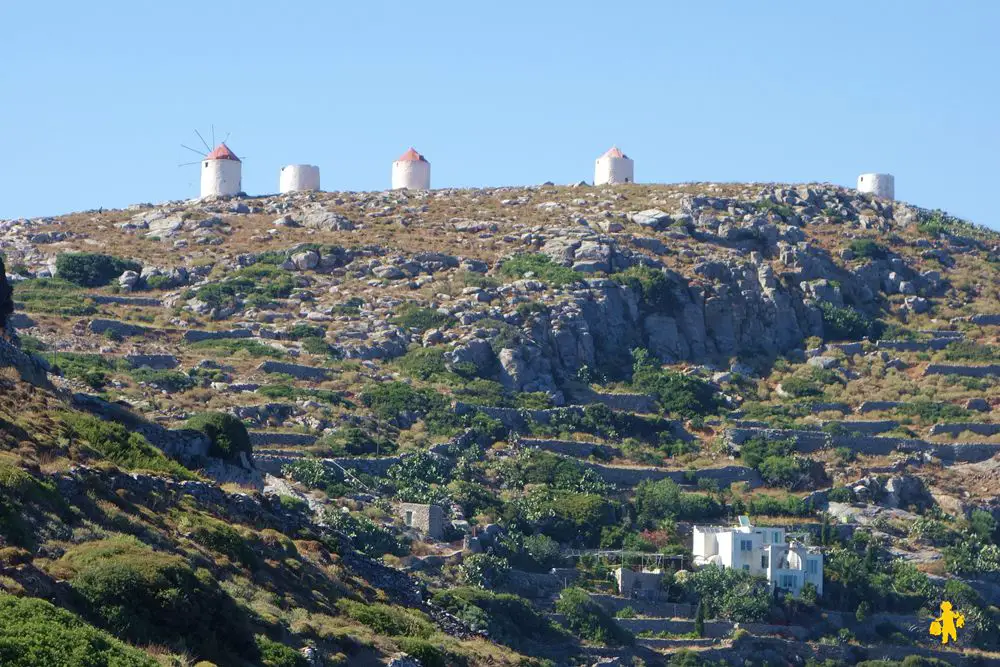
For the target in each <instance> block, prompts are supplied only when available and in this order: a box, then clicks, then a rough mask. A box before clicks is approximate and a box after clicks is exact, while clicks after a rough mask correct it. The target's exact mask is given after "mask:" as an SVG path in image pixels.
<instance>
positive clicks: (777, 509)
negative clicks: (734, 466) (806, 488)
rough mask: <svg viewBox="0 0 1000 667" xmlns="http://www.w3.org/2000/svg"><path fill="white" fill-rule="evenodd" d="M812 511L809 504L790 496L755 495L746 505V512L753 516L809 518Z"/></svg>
mask: <svg viewBox="0 0 1000 667" xmlns="http://www.w3.org/2000/svg"><path fill="white" fill-rule="evenodd" d="M812 511H813V509H812V505H811V504H809V503H807V502H805V501H803V500H802V499H801V498H798V497H796V496H793V495H791V494H787V495H784V496H772V495H769V494H763V493H762V494H755V495H753V496H751V497H750V500H749V501H748V502H747V503H746V512H747V513H749V514H751V515H753V516H809V515H811V514H812Z"/></svg>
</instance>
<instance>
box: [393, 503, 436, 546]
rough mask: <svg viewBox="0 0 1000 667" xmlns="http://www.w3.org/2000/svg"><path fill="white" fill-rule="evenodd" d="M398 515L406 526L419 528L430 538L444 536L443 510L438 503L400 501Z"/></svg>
mask: <svg viewBox="0 0 1000 667" xmlns="http://www.w3.org/2000/svg"><path fill="white" fill-rule="evenodd" d="M399 516H400V518H401V519H403V523H405V524H406V526H407V527H408V528H413V529H415V530H419V531H420V532H422V533H424V534H425V535H427V537H430V538H432V539H435V540H438V539H441V538H442V537H443V536H444V510H443V509H441V507H439V506H438V505H422V504H420V503H400V504H399Z"/></svg>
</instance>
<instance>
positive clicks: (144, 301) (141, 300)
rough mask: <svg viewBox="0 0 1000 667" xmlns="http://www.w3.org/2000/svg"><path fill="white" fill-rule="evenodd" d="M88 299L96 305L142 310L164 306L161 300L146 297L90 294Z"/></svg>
mask: <svg viewBox="0 0 1000 667" xmlns="http://www.w3.org/2000/svg"><path fill="white" fill-rule="evenodd" d="M87 298H88V299H91V300H93V302H94V303H114V304H120V305H125V306H138V307H140V308H159V307H160V306H162V305H163V302H162V301H161V300H160V299H154V298H152V297H145V296H115V295H112V294H88V295H87Z"/></svg>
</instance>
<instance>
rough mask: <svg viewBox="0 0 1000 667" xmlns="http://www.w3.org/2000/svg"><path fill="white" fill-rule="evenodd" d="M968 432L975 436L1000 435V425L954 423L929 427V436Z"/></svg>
mask: <svg viewBox="0 0 1000 667" xmlns="http://www.w3.org/2000/svg"><path fill="white" fill-rule="evenodd" d="M965 431H968V432H969V433H975V434H976V435H985V436H991V435H997V434H998V433H1000V424H989V423H985V422H981V423H954V424H934V426H931V431H930V433H931V435H958V434H960V433H963V432H965Z"/></svg>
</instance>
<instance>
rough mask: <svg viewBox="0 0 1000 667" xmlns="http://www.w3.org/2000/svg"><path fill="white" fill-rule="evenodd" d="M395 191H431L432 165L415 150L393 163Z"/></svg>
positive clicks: (409, 151) (404, 154)
mask: <svg viewBox="0 0 1000 667" xmlns="http://www.w3.org/2000/svg"><path fill="white" fill-rule="evenodd" d="M392 189H393V190H401V189H406V190H430V189H431V163H430V162H428V161H427V158H425V157H424V156H423V155H421V154H420V153H418V152H417V151H415V150H414V149H413V148H410V150H408V151H406V152H405V153H403V154H402V155H400V156H399V159H398V160H396V161H395V162H393V163H392Z"/></svg>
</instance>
